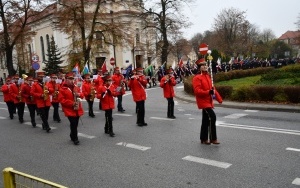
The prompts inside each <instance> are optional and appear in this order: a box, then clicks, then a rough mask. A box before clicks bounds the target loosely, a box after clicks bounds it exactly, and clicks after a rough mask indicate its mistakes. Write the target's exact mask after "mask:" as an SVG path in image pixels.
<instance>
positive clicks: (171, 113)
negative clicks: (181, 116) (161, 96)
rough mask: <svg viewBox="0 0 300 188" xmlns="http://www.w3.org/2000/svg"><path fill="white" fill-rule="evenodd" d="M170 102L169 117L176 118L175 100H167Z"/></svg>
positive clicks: (171, 98)
mask: <svg viewBox="0 0 300 188" xmlns="http://www.w3.org/2000/svg"><path fill="white" fill-rule="evenodd" d="M167 100H168V117H172V116H174V99H173V97H170V98H167Z"/></svg>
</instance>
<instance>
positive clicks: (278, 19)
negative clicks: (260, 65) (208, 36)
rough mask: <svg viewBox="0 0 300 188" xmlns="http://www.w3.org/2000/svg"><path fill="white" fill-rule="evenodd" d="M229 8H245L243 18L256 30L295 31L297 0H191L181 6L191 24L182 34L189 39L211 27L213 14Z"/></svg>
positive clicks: (298, 10) (299, 7) (299, 2)
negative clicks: (183, 7)
mask: <svg viewBox="0 0 300 188" xmlns="http://www.w3.org/2000/svg"><path fill="white" fill-rule="evenodd" d="M231 7H233V8H236V9H238V10H240V11H246V14H245V15H246V19H247V20H248V21H249V22H250V23H251V24H255V25H256V26H258V28H259V29H260V31H262V30H264V29H271V30H272V31H273V32H274V34H275V36H276V37H280V36H281V35H282V34H284V33H285V32H286V31H288V30H290V31H296V30H297V26H296V24H295V22H296V21H297V19H298V17H299V15H300V0H195V2H194V3H193V4H191V6H189V7H186V8H185V9H184V15H185V16H187V17H189V20H190V22H192V23H193V25H192V26H191V27H190V28H189V29H183V31H184V37H185V38H187V39H191V38H192V37H193V36H194V34H196V33H203V32H204V31H206V30H211V29H212V24H213V23H214V19H215V18H216V17H217V14H220V12H221V10H223V9H225V8H226V9H228V8H231Z"/></svg>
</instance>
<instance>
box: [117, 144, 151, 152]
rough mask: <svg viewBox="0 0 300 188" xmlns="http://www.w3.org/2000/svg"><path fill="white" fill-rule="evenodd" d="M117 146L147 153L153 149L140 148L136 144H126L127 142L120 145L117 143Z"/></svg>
mask: <svg viewBox="0 0 300 188" xmlns="http://www.w3.org/2000/svg"><path fill="white" fill-rule="evenodd" d="M116 145H118V146H125V147H127V148H132V149H137V150H141V151H146V150H148V149H151V147H146V146H139V145H135V144H131V143H126V142H120V143H117V144H116Z"/></svg>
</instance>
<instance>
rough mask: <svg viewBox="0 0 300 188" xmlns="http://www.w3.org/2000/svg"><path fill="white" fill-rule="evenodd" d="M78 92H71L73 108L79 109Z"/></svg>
mask: <svg viewBox="0 0 300 188" xmlns="http://www.w3.org/2000/svg"><path fill="white" fill-rule="evenodd" d="M77 95H78V93H76V92H73V97H74V110H79V104H80V98H79V97H78V96H77Z"/></svg>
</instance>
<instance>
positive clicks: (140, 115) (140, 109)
mask: <svg viewBox="0 0 300 188" xmlns="http://www.w3.org/2000/svg"><path fill="white" fill-rule="evenodd" d="M136 107H137V121H136V123H137V124H139V123H145V101H137V102H136Z"/></svg>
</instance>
